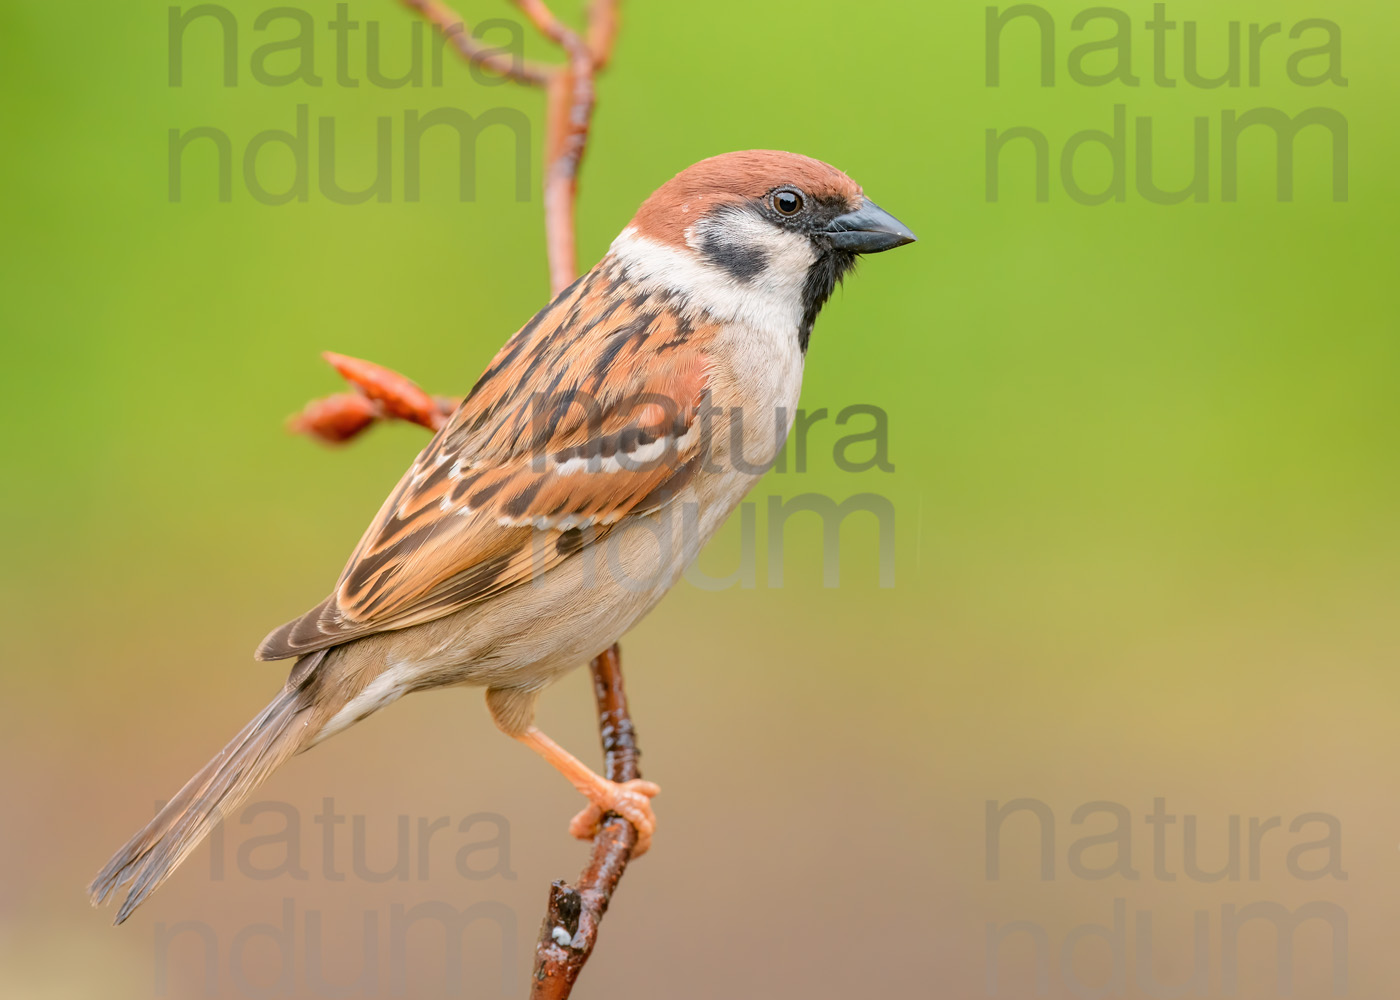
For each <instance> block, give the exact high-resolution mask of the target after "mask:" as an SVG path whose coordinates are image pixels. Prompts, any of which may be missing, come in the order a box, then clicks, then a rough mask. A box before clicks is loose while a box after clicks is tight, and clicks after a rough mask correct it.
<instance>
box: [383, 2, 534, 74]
mask: <svg viewBox="0 0 1400 1000" xmlns="http://www.w3.org/2000/svg"><path fill="white" fill-rule="evenodd" d="M403 4H404V6H406V7H410V8H412V9H413V10H416V11H417V12H418V13H419V14H421V15H422V16H423V18H424V19H425V20H427V21H428V23H429V24H431V25H433V27H435V28H437V29H438V30H439V31H441V32H442V33H443V34H444V35H445V36H446V37H447V40H448V41H450V42H451V43H452V45H453V47H455V48H456V49H457V51H458V52H459V53H460V54H461V56H462V58H463V59H465V60H467V62H470V63H474V64H475V65H477V66H480V67H481V68H482V69H488V70H490V71H491V72H493V73H499V74H501V75H502V76H506V77H509V78H510V79H512V80H516V81H518V82H520V83H525V84H529V85H530V86H533V87H543V86H544V85H545V84H546V83H548V82H549V78H550V76H551V75H552V74H553V73H555V72H556V69H555V67H553V66H546V65H542V64H540V63H536V62H530V61H529V60H516V59H514V58H513V57H512V56H511V55H510V53H508V52H504V51H502V50H501V49H493V48H491V47H490V46H489V45H483V44H481V42H479V41H477V39H476V38H475V37H473V36H472V33H471V32H470V31H468V30H467V25H466V22H465V21H463V20H462V16H461V15H460V14H458V13H457V12H456V11H455V10H453V9H452V8H451V7H449V6H447V5H446V4H443V3H438V2H437V0H403Z"/></svg>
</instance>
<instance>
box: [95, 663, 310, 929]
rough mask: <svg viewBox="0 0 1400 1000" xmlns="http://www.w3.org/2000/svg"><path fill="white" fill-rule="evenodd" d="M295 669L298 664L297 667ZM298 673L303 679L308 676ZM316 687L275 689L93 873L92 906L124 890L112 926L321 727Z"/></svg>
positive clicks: (304, 685)
mask: <svg viewBox="0 0 1400 1000" xmlns="http://www.w3.org/2000/svg"><path fill="white" fill-rule="evenodd" d="M325 655H326V652H325V651H321V652H317V653H313V654H311V656H309V657H304V658H303V659H304V660H306V659H311V658H312V657H315V658H317V659H318V660H319V659H322V658H324V657H325ZM319 665H320V664H319V663H317V664H315V665H313V668H314V666H319ZM301 666H302V663H300V662H299V663H298V664H297V667H298V668H300V667H301ZM298 672H299V673H301V675H302V676H303V677H306V676H307V675H308V674H309V673H311V672H312V671H298ZM319 686H320V685H318V684H317V683H315V679H314V678H311V679H310V681H309V683H303V684H302V685H300V686H298V687H292V686H291V685H290V684H289V685H288V686H287V687H285V688H283V689H282V691H281V692H280V693H279V694H278V695H277V697H276V698H274V699H273V700H272V702H271V703H270V704H269V705H268V706H267V707H266V708H264V709H263V710H262V711H261V712H259V713H258V714H257V715H256V716H255V717H254V718H253V720H252V721H251V722H249V723H248V724H247V725H246V726H244V727H243V731H242V732H240V733H239V734H238V735H237V736H235V737H234V738H233V740H232V741H230V743H229V744H228V746H226V747H224V749H223V750H222V751H220V752H219V754H218V756H216V757H215V758H214V759H213V760H211V761H210V762H209V763H208V764H205V765H204V767H203V769H202V770H200V772H199V773H198V774H196V775H195V776H194V777H193V778H191V779H190V780H189V781H188V782H186V783H185V787H184V788H182V789H180V791H179V792H178V793H177V794H176V795H175V797H174V798H173V799H171V800H170V801H169V802H168V803H166V805H165V807H164V808H162V809H161V811H160V812H159V813H157V814H156V817H155V818H154V819H153V820H151V821H150V822H149V823H147V824H146V826H145V827H144V828H143V829H141V830H140V831H139V832H138V833H137V834H136V836H134V837H132V838H131V839H130V840H129V841H127V843H126V846H125V847H123V848H122V849H121V850H120V851H118V852H117V853H116V854H115V855H113V857H112V860H110V861H108V862H107V865H106V867H105V868H103V869H102V871H100V872H98V873H97V877H96V878H95V879H93V880H92V885H90V886H88V893H89V895H90V897H91V899H92V904H93V905H94V906H99V905H101V904H102V903H105V902H106V901H107V899H108V897H109V896H111V895H112V894H113V893H114V892H116V891H117V890H119V889H120V888H121V887H122V886H123V885H126V884H127V883H130V888H129V889H128V890H127V893H126V899H125V900H123V901H122V905H121V908H120V909H119V910H118V911H117V919H116V921H115V922H116V923H121V922H122V921H123V920H125V919H126V918H127V917H129V916H131V912H132V911H133V910H135V909H136V907H138V906H140V905H141V903H142V902H144V901H145V899H146V897H147V896H149V895H150V894H151V893H153V892H155V891H156V889H157V888H159V886H160V885H161V883H162V882H164V881H165V880H166V879H167V878H169V877H170V875H171V873H173V872H174V871H175V869H176V868H177V867H179V865H180V862H182V861H184V860H185V858H186V857H187V856H188V855H189V853H190V852H191V851H193V850H194V849H195V848H196V847H197V846H199V842H200V841H201V840H203V839H204V837H205V835H207V834H208V833H209V831H210V830H211V829H213V828H214V825H215V824H216V823H218V822H219V820H220V819H221V818H222V817H224V816H226V815H228V814H230V813H231V812H233V810H235V809H237V808H238V806H239V804H240V803H242V802H243V800H244V799H246V798H247V797H248V795H249V794H251V793H252V791H253V789H255V788H257V787H258V786H259V785H260V784H262V783H263V781H264V780H266V778H267V777H268V775H270V774H271V773H272V772H273V771H274V770H276V769H277V767H278V766H279V765H281V764H282V763H283V762H285V761H286V760H287V759H288V758H289V757H291V756H292V755H293V754H295V753H296V752H297V751H298V750H301V749H303V748H304V747H305V746H306V745H307V744H308V742H309V741H310V739H311V737H313V736H314V735H315V733H316V731H318V730H319V729H320V725H321V720H320V719H316V718H314V714H319V713H313V709H314V708H315V700H314V699H313V697H312V695H313V692H314V691H315V690H316V689H317V688H318V687H319Z"/></svg>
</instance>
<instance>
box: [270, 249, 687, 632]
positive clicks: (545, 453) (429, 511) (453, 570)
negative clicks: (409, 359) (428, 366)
mask: <svg viewBox="0 0 1400 1000" xmlns="http://www.w3.org/2000/svg"><path fill="white" fill-rule="evenodd" d="M714 332H715V331H714V328H712V327H710V328H707V327H694V326H692V325H691V324H690V323H689V322H687V321H686V320H685V319H684V318H683V317H682V316H680V315H678V314H677V313H676V312H675V311H674V310H673V309H672V308H670V304H669V303H668V302H667V301H666V300H665V299H663V298H659V297H655V296H648V295H644V294H633V293H631V292H630V290H629V289H628V288H627V286H626V285H625V284H623V283H622V282H621V281H620V280H619V279H617V278H616V277H614V276H612V275H610V274H609V273H608V271H607V270H606V268H604V266H603V265H600V266H599V268H597V269H595V270H594V271H593V272H590V273H589V274H588V275H586V276H585V277H584V278H582V279H580V281H579V282H577V283H575V285H574V286H573V287H572V288H570V289H568V290H566V291H565V292H563V293H561V294H560V296H559V297H558V298H556V299H555V301H554V302H552V303H551V304H550V305H549V306H548V307H546V308H545V309H544V310H543V311H542V312H541V313H540V314H539V315H537V316H536V317H535V318H534V319H532V320H531V321H530V322H529V323H528V324H526V326H525V327H523V328H522V329H521V330H520V331H519V332H518V333H517V334H516V335H515V336H514V337H512V338H511V339H510V340H509V341H508V342H507V343H506V345H505V346H504V347H503V348H502V349H501V351H500V353H499V354H498V355H497V356H496V359H495V360H494V361H493V362H492V363H491V366H490V367H489V368H488V369H487V370H486V372H485V374H483V375H482V377H481V379H480V380H479V381H478V382H477V384H476V387H475V388H474V389H473V390H472V392H471V395H469V396H468V397H467V399H466V400H465V401H464V402H463V404H462V406H461V407H460V408H459V409H458V410H457V412H456V413H455V414H454V415H453V416H452V419H451V420H450V421H449V422H448V424H447V425H446V426H445V427H443V428H442V430H441V431H439V432H438V434H437V435H436V436H435V437H434V438H433V440H432V441H431V442H430V443H429V445H428V447H427V448H425V449H424V450H423V452H422V454H420V455H419V456H418V459H417V460H416V461H415V462H414V464H413V466H412V467H411V468H410V469H409V470H408V472H407V473H405V474H404V477H403V479H402V480H401V481H400V482H399V485H398V486H397V488H395V490H394V491H393V493H391V494H390V496H389V498H388V500H386V501H385V503H384V506H383V507H382V508H381V509H380V511H379V514H378V515H377V516H376V517H375V519H374V521H373V522H372V523H371V524H370V527H369V530H368V531H366V532H365V535H364V537H363V538H362V539H361V540H360V544H359V545H358V546H357V547H356V549H355V552H354V554H353V555H352V556H351V557H350V561H349V563H347V565H346V567H345V569H344V571H343V572H342V573H341V575H340V580H339V582H338V583H337V584H336V588H335V591H334V592H333V593H332V594H331V595H330V596H329V597H328V598H326V600H324V601H323V602H321V604H319V605H318V606H317V607H315V608H313V609H312V610H311V611H309V612H307V613H306V614H305V615H303V616H302V617H300V618H298V619H296V620H295V621H292V622H289V623H287V624H286V625H283V626H282V627H281V628H279V629H277V630H275V631H274V632H272V633H271V634H270V635H269V636H268V637H267V638H266V639H264V640H263V643H262V645H261V646H260V647H259V648H258V652H257V656H258V658H259V659H263V660H280V659H285V658H287V657H291V656H300V655H303V654H305V653H309V652H312V651H314V650H317V649H324V648H326V647H329V646H334V645H338V644H339V643H342V642H346V641H348V640H350V639H356V638H360V637H363V636H366V635H370V634H373V633H375V632H382V631H386V630H389V629H397V628H404V627H406V626H409V625H416V624H420V623H422V622H426V621H431V620H433V619H435V618H440V617H442V616H444V615H448V614H451V613H452V612H454V611H457V610H459V609H461V608H463V607H466V606H467V605H469V604H471V603H473V602H475V601H480V600H482V599H484V598H486V597H489V596H492V595H494V594H498V593H500V592H501V591H503V590H506V589H508V588H510V587H513V586H517V585H519V584H521V583H524V582H526V581H529V580H532V579H535V578H537V577H539V576H540V575H542V574H544V573H546V572H548V571H549V570H550V569H552V568H553V567H554V566H556V565H558V564H559V563H560V562H561V561H563V560H564V559H567V558H569V557H570V556H572V555H574V554H575V553H576V552H578V551H579V550H580V549H582V548H584V547H587V546H588V545H589V544H596V543H597V542H598V541H600V540H601V538H602V537H604V536H605V535H606V534H607V532H608V531H609V530H611V528H612V526H613V525H615V524H616V523H617V522H618V521H619V520H620V519H621V518H623V517H624V516H626V515H627V514H628V513H631V512H634V511H641V510H647V509H652V508H654V507H656V506H658V505H660V504H663V503H665V502H667V500H669V498H670V496H671V495H673V493H674V491H675V490H676V489H677V488H678V487H679V485H680V484H681V482H682V481H683V480H685V479H688V478H689V476H690V474H691V473H692V471H693V468H694V464H695V461H696V456H697V454H698V452H699V448H700V439H701V435H702V429H703V427H702V425H703V424H704V420H702V419H701V416H700V413H701V409H702V407H703V405H704V403H705V400H706V394H707V388H708V377H709V370H708V364H707V361H706V354H705V348H706V345H707V343H708V342H709V340H710V339H711V338H712V337H713V335H714Z"/></svg>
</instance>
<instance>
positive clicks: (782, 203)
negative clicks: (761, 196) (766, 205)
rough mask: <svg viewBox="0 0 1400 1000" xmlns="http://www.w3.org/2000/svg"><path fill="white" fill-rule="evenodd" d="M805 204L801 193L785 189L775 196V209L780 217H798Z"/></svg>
mask: <svg viewBox="0 0 1400 1000" xmlns="http://www.w3.org/2000/svg"><path fill="white" fill-rule="evenodd" d="M803 204H804V202H803V200H802V193H801V192H800V191H793V190H792V189H791V188H784V189H783V190H781V191H778V192H776V193H774V195H773V208H774V209H775V210H776V211H777V213H778V214H779V215H796V214H797V213H798V212H800V211H802V206H803Z"/></svg>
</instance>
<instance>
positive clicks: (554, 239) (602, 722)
mask: <svg viewBox="0 0 1400 1000" xmlns="http://www.w3.org/2000/svg"><path fill="white" fill-rule="evenodd" d="M515 2H516V4H517V6H518V7H519V8H520V10H521V12H522V13H523V14H524V15H525V16H526V17H527V18H529V19H530V21H531V22H532V23H533V24H534V25H535V27H536V28H538V29H539V31H540V33H541V34H543V35H544V36H545V37H546V38H548V39H549V40H550V41H552V42H554V43H555V44H556V45H558V46H559V47H560V48H562V49H563V50H564V53H565V55H566V56H567V57H568V61H567V63H566V64H564V65H563V66H550V65H542V64H539V63H533V62H528V61H524V60H519V61H517V60H515V59H513V58H512V57H511V56H510V55H509V54H508V53H505V52H502V51H501V50H498V49H492V48H489V47H487V46H485V45H482V44H481V43H480V42H479V41H477V40H476V39H475V38H474V37H472V35H471V33H470V32H468V31H467V29H466V25H465V23H464V22H463V21H462V18H461V17H460V15H458V14H457V13H456V11H454V10H452V8H450V7H448V6H447V5H446V4H443V3H439V2H438V0H403V3H404V4H406V5H407V6H408V7H410V8H412V9H413V10H415V11H417V12H418V13H419V14H421V15H422V16H423V17H424V18H425V19H426V20H427V21H429V22H430V23H431V24H432V25H434V26H435V27H436V28H437V29H438V30H439V31H441V32H442V33H443V34H444V35H445V36H446V37H447V38H448V39H449V40H450V41H451V42H452V44H453V45H454V46H455V47H456V49H457V51H458V53H460V54H461V56H462V58H463V59H465V60H466V61H467V62H469V63H472V64H474V65H477V66H480V67H482V68H483V69H486V70H489V71H491V72H495V73H500V74H501V75H503V76H506V77H509V78H510V79H513V80H516V81H518V82H520V83H524V84H529V85H531V86H538V87H543V88H544V89H545V93H546V107H545V121H546V139H545V149H544V156H545V162H544V179H543V183H544V210H545V244H546V250H547V253H548V259H549V278H550V284H551V286H552V287H553V289H554V293H555V294H558V293H559V292H560V291H562V290H563V289H564V288H566V287H567V286H568V285H569V284H570V283H571V282H572V281H573V280H574V276H575V275H576V274H577V272H578V264H577V252H578V251H577V242H578V241H577V239H576V236H575V226H574V209H575V203H576V201H577V197H578V175H579V168H580V166H581V165H582V163H583V155H584V153H585V151H586V150H587V148H588V134H589V128H590V126H591V124H592V121H593V109H594V105H595V91H594V78H595V76H596V75H597V73H598V71H599V70H601V69H602V68H603V67H604V66H606V65H607V64H608V61H609V60H610V59H611V58H612V49H613V42H614V40H615V39H616V37H617V29H618V16H617V6H618V0H592V2H591V3H590V4H589V7H588V23H587V28H586V30H585V32H584V34H583V35H580V34H579V33H578V32H576V31H574V30H573V29H572V28H570V27H568V26H567V25H565V24H564V23H563V22H561V21H560V20H559V19H558V18H556V17H555V16H554V13H553V11H551V10H550V9H549V7H548V6H547V5H546V3H545V2H544V0H515ZM325 358H326V360H327V361H329V362H330V363H331V364H332V365H333V366H335V369H336V370H337V371H338V372H339V373H340V374H341V376H342V377H343V378H345V379H346V381H348V382H350V383H351V384H352V385H353V386H355V388H356V389H358V390H359V394H358V395H352V394H348V393H341V394H338V395H335V396H331V397H328V398H326V399H322V400H316V401H314V402H312V403H309V404H307V406H306V409H305V410H303V411H302V413H300V414H298V415H297V416H296V417H294V418H292V420H291V421H290V426H291V427H292V429H293V430H296V431H299V432H301V433H305V434H309V435H311V436H313V437H318V438H320V439H322V440H325V441H333V442H343V441H348V440H350V439H352V438H354V437H355V436H356V435H358V434H360V433H361V432H363V431H364V430H365V429H367V428H368V427H369V426H371V425H372V424H373V423H374V422H375V421H376V420H379V419H397V420H407V421H410V422H412V423H415V424H419V425H420V426H423V427H426V428H428V429H429V430H433V431H436V430H438V429H439V428H440V427H441V426H442V425H443V423H444V422H445V421H446V419H447V417H448V415H450V414H451V413H452V412H453V410H455V409H456V407H457V405H458V401H457V400H453V399H445V398H443V397H432V396H429V395H428V394H427V393H425V392H424V391H423V390H422V389H420V388H419V387H418V385H417V384H416V383H414V382H413V381H412V380H410V379H408V378H406V377H404V376H403V375H400V374H398V373H397V372H394V371H390V370H389V369H387V368H383V367H381V366H379V365H376V364H373V363H372V362H369V361H363V360H360V359H358V358H350V357H346V356H345V355H341V354H332V353H329V352H328V353H327V354H326V355H325ZM590 669H591V671H592V674H593V693H594V697H595V699H596V701H597V704H598V731H599V736H600V738H601V740H602V744H603V756H604V761H605V773H606V775H607V777H608V778H609V779H611V780H613V781H618V782H621V781H630V780H631V779H633V778H638V777H640V776H641V772H640V770H639V768H638V766H637V758H638V756H639V754H640V751H639V750H638V749H637V743H636V737H635V733H634V731H633V728H632V719H631V716H630V715H629V714H628V711H627V693H626V691H625V690H624V689H623V684H622V654H621V650H620V649H619V647H618V646H617V645H616V644H614V645H613V647H612V648H611V649H609V650H607V651H606V652H604V653H602V654H600V655H599V656H597V657H596V658H595V659H594V660H593V662H592V664H591V665H590ZM636 844H637V831H636V829H635V828H634V827H633V826H632V824H631V823H629V822H628V821H627V820H625V819H623V818H622V817H620V816H618V815H616V814H614V813H609V814H608V815H607V816H605V817H603V823H602V825H601V826H600V827H599V830H598V833H597V835H596V836H595V837H594V839H593V853H592V854H591V855H590V857H589V862H588V865H587V867H585V868H584V870H583V873H582V874H581V875H580V876H579V879H578V884H577V886H570V885H568V884H567V883H565V882H562V881H556V882H555V883H553V885H552V886H551V887H550V894H549V907H548V909H547V910H546V912H545V918H544V923H543V925H542V926H541V929H540V939H539V943H538V945H537V946H536V948H535V973H534V976H533V977H532V979H531V986H530V996H531V997H532V998H533V1000H567V998H568V996H569V994H570V993H571V992H572V991H573V987H574V982H575V981H576V980H577V979H578V976H579V973H580V972H581V971H582V970H583V966H584V964H585V963H586V962H587V961H588V958H589V956H590V955H592V954H593V948H594V945H596V944H597V940H598V926H599V924H600V922H601V921H602V919H603V915H604V914H605V913H607V910H608V904H609V902H611V900H612V895H613V892H614V891H615V890H616V889H617V885H618V882H619V881H620V880H621V878H622V873H623V872H624V871H626V870H627V863H628V861H629V860H630V859H631V856H632V849H633V848H634V847H635V846H636Z"/></svg>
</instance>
